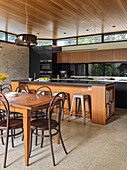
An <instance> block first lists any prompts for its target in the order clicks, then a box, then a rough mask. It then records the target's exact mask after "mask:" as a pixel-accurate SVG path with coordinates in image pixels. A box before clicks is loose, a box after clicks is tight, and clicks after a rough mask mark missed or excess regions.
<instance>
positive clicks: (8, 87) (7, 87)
mask: <svg viewBox="0 0 127 170" xmlns="http://www.w3.org/2000/svg"><path fill="white" fill-rule="evenodd" d="M2 91H9V92H10V91H12V86H11V84H9V83H4V84H2Z"/></svg>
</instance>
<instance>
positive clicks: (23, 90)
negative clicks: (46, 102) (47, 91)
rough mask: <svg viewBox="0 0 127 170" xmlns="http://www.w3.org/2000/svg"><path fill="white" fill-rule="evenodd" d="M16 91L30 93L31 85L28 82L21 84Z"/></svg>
mask: <svg viewBox="0 0 127 170" xmlns="http://www.w3.org/2000/svg"><path fill="white" fill-rule="evenodd" d="M15 92H19V93H29V87H28V86H27V85H26V84H20V85H19V86H18V87H17V88H16V89H15Z"/></svg>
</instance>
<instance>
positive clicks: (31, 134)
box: [29, 129, 33, 158]
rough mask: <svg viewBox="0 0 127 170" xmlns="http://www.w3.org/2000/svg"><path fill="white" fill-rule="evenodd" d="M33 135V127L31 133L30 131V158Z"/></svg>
mask: <svg viewBox="0 0 127 170" xmlns="http://www.w3.org/2000/svg"><path fill="white" fill-rule="evenodd" d="M32 136H33V129H31V133H30V151H29V158H30V155H31V151H32Z"/></svg>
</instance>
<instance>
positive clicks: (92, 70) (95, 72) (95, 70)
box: [88, 63, 104, 76]
mask: <svg viewBox="0 0 127 170" xmlns="http://www.w3.org/2000/svg"><path fill="white" fill-rule="evenodd" d="M88 74H89V76H103V75H104V64H103V63H96V64H88Z"/></svg>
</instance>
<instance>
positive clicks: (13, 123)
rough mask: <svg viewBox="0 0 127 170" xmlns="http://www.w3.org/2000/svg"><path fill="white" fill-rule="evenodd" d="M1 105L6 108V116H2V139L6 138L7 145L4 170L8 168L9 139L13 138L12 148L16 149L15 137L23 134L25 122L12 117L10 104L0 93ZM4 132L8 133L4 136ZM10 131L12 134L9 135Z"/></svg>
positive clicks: (0, 124)
mask: <svg viewBox="0 0 127 170" xmlns="http://www.w3.org/2000/svg"><path fill="white" fill-rule="evenodd" d="M0 105H2V106H3V107H4V109H3V110H4V112H3V113H4V114H3V115H2V113H1V115H2V120H1V121H0V131H1V134H0V137H1V139H3V137H6V144H5V155H4V168H5V167H6V160H7V150H8V138H9V137H11V139H12V147H14V141H13V137H14V136H17V135H20V134H21V133H22V132H23V121H22V119H15V118H11V117H10V109H9V103H8V100H7V99H6V97H5V96H4V95H3V94H1V93H0ZM19 128H21V130H20V131H18V133H13V131H14V130H16V129H19ZM3 130H4V131H6V133H4V134H3ZM9 131H10V132H11V134H9Z"/></svg>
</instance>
